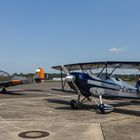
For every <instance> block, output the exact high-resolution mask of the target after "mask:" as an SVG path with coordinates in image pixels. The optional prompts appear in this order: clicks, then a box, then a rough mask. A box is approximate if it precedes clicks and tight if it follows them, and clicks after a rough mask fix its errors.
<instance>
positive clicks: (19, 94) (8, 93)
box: [0, 91, 25, 96]
mask: <svg viewBox="0 0 140 140" xmlns="http://www.w3.org/2000/svg"><path fill="white" fill-rule="evenodd" d="M0 94H2V95H18V96H23V95H25V94H23V93H16V92H13V91H7V92H6V93H1V92H0Z"/></svg>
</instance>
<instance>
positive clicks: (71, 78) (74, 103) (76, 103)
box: [61, 65, 81, 109]
mask: <svg viewBox="0 0 140 140" xmlns="http://www.w3.org/2000/svg"><path fill="white" fill-rule="evenodd" d="M61 68H62V70H63V71H64V73H65V74H66V77H65V81H66V82H68V83H72V85H73V87H74V89H75V91H76V93H77V94H78V100H71V102H70V105H71V107H72V108H74V109H77V108H78V107H79V103H80V96H81V93H80V90H79V88H78V87H77V85H76V84H75V82H74V81H75V79H76V78H75V76H74V75H70V73H69V72H68V70H67V69H66V67H65V66H63V65H61Z"/></svg>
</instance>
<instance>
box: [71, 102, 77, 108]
mask: <svg viewBox="0 0 140 140" xmlns="http://www.w3.org/2000/svg"><path fill="white" fill-rule="evenodd" d="M70 105H71V107H72V108H73V109H78V103H77V101H76V100H71V101H70Z"/></svg>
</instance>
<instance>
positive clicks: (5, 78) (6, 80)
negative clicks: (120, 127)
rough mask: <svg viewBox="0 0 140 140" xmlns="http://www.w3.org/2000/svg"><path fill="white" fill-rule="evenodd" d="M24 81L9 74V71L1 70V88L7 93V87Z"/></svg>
mask: <svg viewBox="0 0 140 140" xmlns="http://www.w3.org/2000/svg"><path fill="white" fill-rule="evenodd" d="M22 83H23V81H22V80H18V79H15V78H14V77H12V76H11V75H9V73H7V72H5V71H2V70H0V88H2V91H1V93H3V94H4V93H7V90H6V87H10V86H16V85H19V84H22Z"/></svg>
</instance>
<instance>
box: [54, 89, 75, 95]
mask: <svg viewBox="0 0 140 140" xmlns="http://www.w3.org/2000/svg"><path fill="white" fill-rule="evenodd" d="M51 90H55V91H61V92H65V93H66V92H67V93H74V94H77V93H76V92H74V91H70V90H65V89H64V90H62V89H57V88H51Z"/></svg>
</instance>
